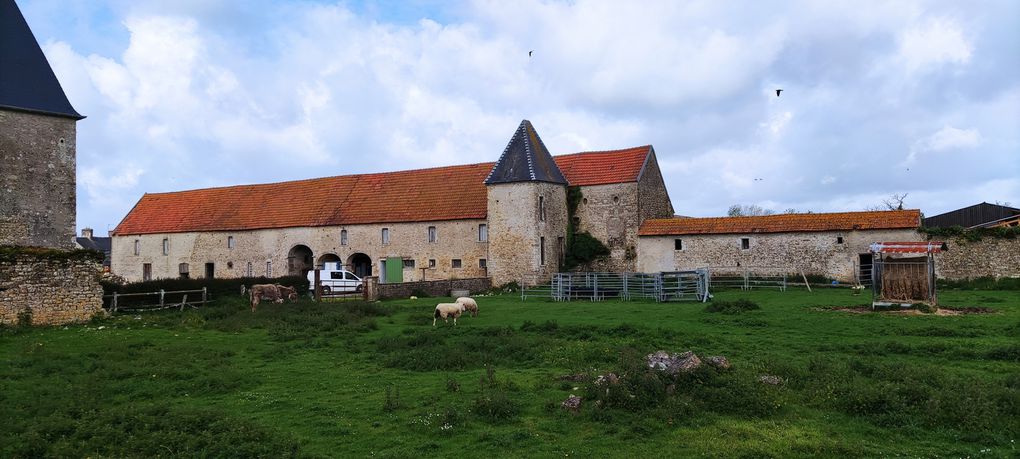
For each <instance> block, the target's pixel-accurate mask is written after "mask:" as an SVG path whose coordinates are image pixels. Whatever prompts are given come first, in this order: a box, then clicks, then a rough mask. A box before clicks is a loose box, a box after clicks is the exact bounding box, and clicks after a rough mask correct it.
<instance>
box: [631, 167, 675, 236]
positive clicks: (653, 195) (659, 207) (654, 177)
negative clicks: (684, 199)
mask: <svg viewBox="0 0 1020 459" xmlns="http://www.w3.org/2000/svg"><path fill="white" fill-rule="evenodd" d="M672 217H673V203H672V202H670V200H669V192H668V191H666V183H665V182H664V181H663V180H662V171H660V170H659V162H658V161H657V160H656V159H655V151H654V150H653V151H652V152H651V153H650V154H649V155H648V162H647V163H646V164H645V169H644V171H643V172H642V174H641V176H640V177H638V218H639V219H640V220H641V221H642V222H643V221H645V220H647V219H649V218H672Z"/></svg>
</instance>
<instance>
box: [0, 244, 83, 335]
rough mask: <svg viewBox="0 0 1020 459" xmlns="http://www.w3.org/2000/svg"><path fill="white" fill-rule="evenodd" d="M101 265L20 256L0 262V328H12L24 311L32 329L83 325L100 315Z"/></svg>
mask: <svg viewBox="0 0 1020 459" xmlns="http://www.w3.org/2000/svg"><path fill="white" fill-rule="evenodd" d="M100 266H101V265H100V263H99V262H98V261H95V260H91V259H81V258H67V259H55V258H52V257H46V256H37V255H31V254H20V255H18V256H17V257H14V258H13V260H11V259H7V260H0V324H3V325H14V324H17V323H18V316H19V314H22V313H23V312H24V311H25V310H26V308H28V309H29V310H31V315H32V324H33V325H60V324H67V323H75V322H85V321H88V320H90V319H92V317H93V316H95V315H96V314H101V313H102V312H103V288H102V287H101V286H100V285H99V276H100V272H101V267H100Z"/></svg>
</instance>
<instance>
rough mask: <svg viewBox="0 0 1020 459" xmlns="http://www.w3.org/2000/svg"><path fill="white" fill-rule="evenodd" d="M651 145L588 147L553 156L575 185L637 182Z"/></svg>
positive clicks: (570, 181) (568, 180)
mask: <svg viewBox="0 0 1020 459" xmlns="http://www.w3.org/2000/svg"><path fill="white" fill-rule="evenodd" d="M651 150H652V146H651V145H645V146H643V147H635V148H627V149H624V150H611V151H590V152H584V153H574V154H570V155H562V156H554V157H553V159H555V160H556V166H557V167H559V168H560V171H561V172H563V175H564V176H566V178H567V182H569V183H570V184H571V185H574V186H589V185H608V184H611V183H626V182H636V181H637V179H638V175H640V174H641V168H642V167H643V166H644V165H645V159H646V158H648V154H649V153H651Z"/></svg>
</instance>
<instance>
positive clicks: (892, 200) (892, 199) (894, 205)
mask: <svg viewBox="0 0 1020 459" xmlns="http://www.w3.org/2000/svg"><path fill="white" fill-rule="evenodd" d="M904 199H907V193H903V194H896V193H893V195H892V196H889V198H888V199H883V200H882V204H885V207H886V209H888V210H903V200H904Z"/></svg>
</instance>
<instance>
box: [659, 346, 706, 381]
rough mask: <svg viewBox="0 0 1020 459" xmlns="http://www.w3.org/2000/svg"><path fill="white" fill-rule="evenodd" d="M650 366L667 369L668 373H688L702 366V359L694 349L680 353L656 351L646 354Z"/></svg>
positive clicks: (662, 369)
mask: <svg viewBox="0 0 1020 459" xmlns="http://www.w3.org/2000/svg"><path fill="white" fill-rule="evenodd" d="M645 360H646V361H647V362H648V368H651V369H653V370H659V371H665V372H666V373H668V374H671V375H676V374H678V373H687V372H690V371H693V370H694V369H696V368H698V367H700V366H701V359H699V358H698V356H697V355H695V354H694V352H692V351H687V352H683V353H680V354H670V353H668V352H666V351H656V352H653V353H651V354H648V355H647V356H645Z"/></svg>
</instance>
